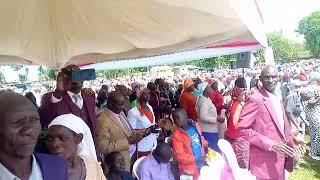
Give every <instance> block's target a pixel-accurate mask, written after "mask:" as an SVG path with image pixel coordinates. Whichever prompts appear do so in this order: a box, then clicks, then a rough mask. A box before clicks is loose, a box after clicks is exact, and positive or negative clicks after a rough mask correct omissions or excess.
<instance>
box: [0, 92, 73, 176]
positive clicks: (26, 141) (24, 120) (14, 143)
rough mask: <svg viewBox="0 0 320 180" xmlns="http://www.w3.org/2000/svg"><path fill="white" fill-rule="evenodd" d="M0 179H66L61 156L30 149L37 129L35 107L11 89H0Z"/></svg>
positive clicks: (37, 118) (65, 167) (38, 123)
mask: <svg viewBox="0 0 320 180" xmlns="http://www.w3.org/2000/svg"><path fill="white" fill-rule="evenodd" d="M0 102H6V103H0V144H1V146H0V179H1V180H2V179H3V180H12V179H17V180H20V179H21V180H25V179H29V180H44V179H45V180H67V178H68V174H67V173H68V172H67V164H66V162H65V161H64V160H62V159H60V158H58V157H55V156H51V155H44V154H37V153H35V154H34V153H33V152H34V148H35V146H36V143H37V139H38V136H39V133H40V120H39V114H38V112H37V109H36V107H35V106H34V105H33V104H32V102H31V101H29V100H28V99H27V98H25V97H23V96H22V95H19V94H16V93H14V92H8V91H2V92H1V93H0Z"/></svg>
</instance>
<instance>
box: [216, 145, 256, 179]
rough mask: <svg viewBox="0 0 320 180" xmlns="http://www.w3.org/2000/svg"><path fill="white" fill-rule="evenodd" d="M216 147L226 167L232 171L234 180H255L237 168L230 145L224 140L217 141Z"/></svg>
mask: <svg viewBox="0 0 320 180" xmlns="http://www.w3.org/2000/svg"><path fill="white" fill-rule="evenodd" d="M218 146H219V148H220V150H221V152H222V155H223V157H224V158H225V161H226V163H227V165H228V166H229V167H230V168H231V169H232V172H233V176H234V179H235V180H240V179H241V180H242V179H246V180H255V179H256V177H255V176H253V175H252V174H251V173H250V172H249V171H248V170H247V169H242V168H240V167H239V164H238V161H237V157H236V154H235V153H234V151H233V148H232V146H231V144H230V143H229V142H228V141H227V140H224V139H220V140H219V141H218Z"/></svg>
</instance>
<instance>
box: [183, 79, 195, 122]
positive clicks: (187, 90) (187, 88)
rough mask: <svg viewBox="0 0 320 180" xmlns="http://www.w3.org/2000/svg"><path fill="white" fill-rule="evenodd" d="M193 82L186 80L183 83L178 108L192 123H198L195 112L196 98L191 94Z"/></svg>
mask: <svg viewBox="0 0 320 180" xmlns="http://www.w3.org/2000/svg"><path fill="white" fill-rule="evenodd" d="M194 89H195V88H194V82H193V81H192V80H191V79H187V80H185V81H184V83H183V90H182V92H181V96H180V106H181V108H183V109H184V110H186V111H187V114H188V118H189V119H192V120H193V121H196V122H197V121H198V116H197V111H196V101H197V97H196V96H195V95H194V94H193V90H194Z"/></svg>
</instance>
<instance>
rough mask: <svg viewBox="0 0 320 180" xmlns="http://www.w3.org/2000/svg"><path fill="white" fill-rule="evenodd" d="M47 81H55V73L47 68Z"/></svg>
mask: <svg viewBox="0 0 320 180" xmlns="http://www.w3.org/2000/svg"><path fill="white" fill-rule="evenodd" d="M47 76H48V80H56V79H57V71H56V70H54V69H51V68H49V69H48V70H47Z"/></svg>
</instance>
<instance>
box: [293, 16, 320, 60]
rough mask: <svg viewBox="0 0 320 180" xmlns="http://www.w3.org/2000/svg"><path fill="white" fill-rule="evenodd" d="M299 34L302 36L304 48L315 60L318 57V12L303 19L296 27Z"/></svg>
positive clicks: (319, 36) (319, 45) (319, 32)
mask: <svg viewBox="0 0 320 180" xmlns="http://www.w3.org/2000/svg"><path fill="white" fill-rule="evenodd" d="M297 32H299V33H300V34H302V35H304V39H305V44H306V48H307V49H308V50H310V52H311V53H312V55H313V56H314V57H315V58H319V57H320V11H316V12H314V13H312V14H311V15H309V16H307V17H304V18H303V19H302V20H301V21H300V22H299V26H298V30H297Z"/></svg>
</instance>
